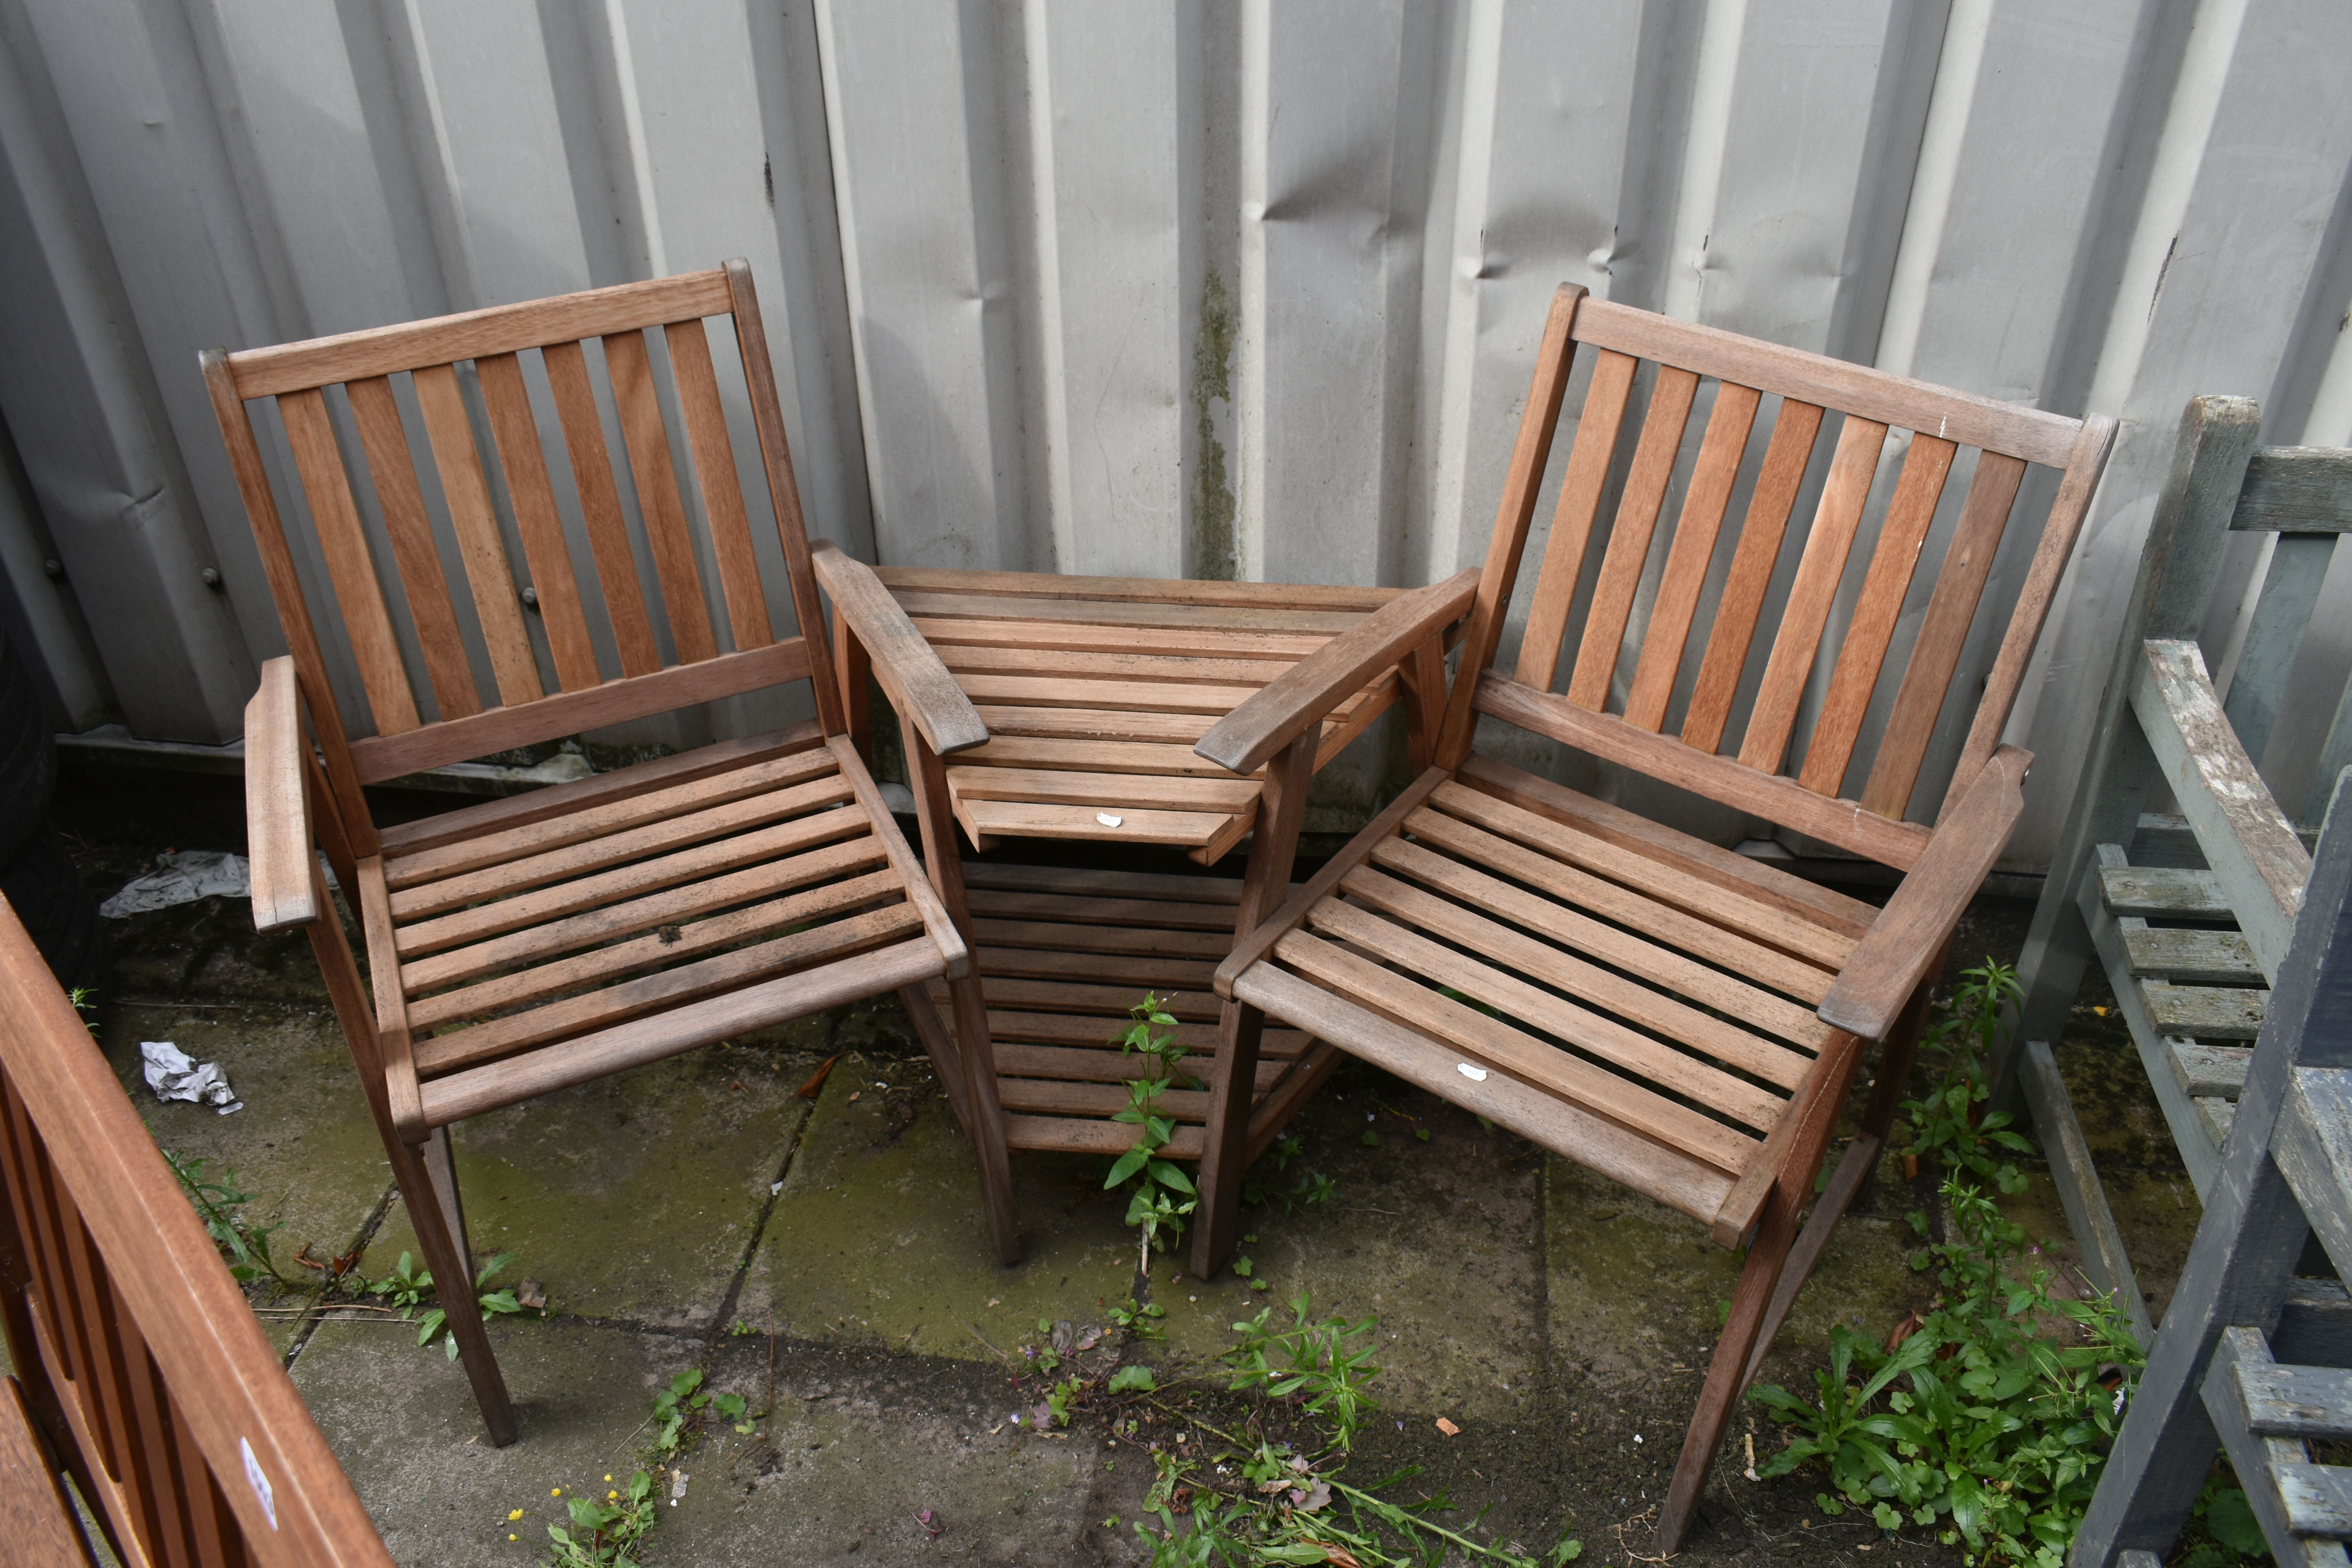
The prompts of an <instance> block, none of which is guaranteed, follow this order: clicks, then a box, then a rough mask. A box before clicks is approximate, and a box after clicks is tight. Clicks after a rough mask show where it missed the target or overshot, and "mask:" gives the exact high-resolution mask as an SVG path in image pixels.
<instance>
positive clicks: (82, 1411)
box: [0, 905, 392, 1568]
mask: <svg viewBox="0 0 2352 1568" xmlns="http://www.w3.org/2000/svg"><path fill="white" fill-rule="evenodd" d="M0 1184H5V1189H6V1194H5V1201H0V1328H5V1331H6V1341H7V1352H8V1357H9V1360H10V1362H11V1363H12V1364H13V1366H14V1368H15V1371H16V1375H15V1376H14V1377H12V1378H8V1379H5V1380H0V1517H5V1518H6V1519H7V1520H8V1521H9V1524H10V1531H11V1536H10V1539H9V1542H8V1543H7V1548H6V1551H7V1554H8V1555H9V1557H10V1560H11V1561H19V1560H21V1561H24V1562H28V1563H29V1562H42V1563H62V1562H66V1561H76V1562H91V1561H95V1559H93V1558H92V1557H90V1556H89V1554H88V1552H87V1549H86V1548H85V1546H84V1544H83V1542H82V1540H81V1536H80V1531H79V1527H78V1526H77V1525H76V1523H75V1522H74V1519H73V1514H72V1511H71V1510H70V1508H69V1506H68V1503H67V1500H66V1498H65V1495H64V1493H63V1490H62V1489H61V1488H60V1487H59V1486H58V1475H59V1473H60V1472H62V1473H64V1474H67V1475H70V1476H71V1477H72V1479H73V1484H74V1487H75V1489H77V1490H79V1492H80V1494H81V1496H82V1497H83V1499H85V1500H87V1501H88V1504H89V1509H90V1510H91V1513H92V1514H93V1515H94V1517H95V1518H96V1520H97V1521H98V1523H99V1525H100V1528H101V1530H102V1531H104V1533H105V1535H106V1537H107V1541H108V1542H109V1544H110V1546H111V1548H112V1549H113V1551H114V1553H115V1555H116V1557H117V1558H118V1559H119V1560H121V1562H123V1563H131V1564H141V1563H257V1564H264V1565H267V1564H278V1563H282V1564H287V1565H288V1568H292V1565H295V1564H303V1565H310V1564H323V1563H349V1564H353V1565H355V1568H356V1565H360V1564H367V1565H371V1568H373V1565H382V1568H390V1564H391V1563H392V1557H391V1555H390V1553H388V1552H385V1550H384V1548H383V1542H382V1541H381V1540H380V1539H379V1538H378V1537H377V1535H376V1532H375V1529H374V1526H373V1525H372V1524H371V1523H370V1522H369V1521H368V1516H367V1513H366V1511H365V1510H363V1509H362V1507H361V1506H360V1501H359V1499H358V1497H357V1495H356V1494H355V1493H354V1492H353V1491H352V1486H351V1482H350V1480H349V1479H347V1478H346V1477H345V1476H344V1474H343V1472H342V1470H341V1468H339V1467H338V1466H337V1464H336V1462H335V1458H334V1456H333V1455H332V1454H331V1453H330V1452H329V1451H328V1448H327V1445H326V1440H325V1439H324V1438H323V1437H321V1436H320V1434H319V1429H318V1427H317V1426H316V1425H315V1424H314V1423H313V1422H312V1421H311V1419H310V1411H309V1410H308V1409H307V1408H305V1406H304V1405H303V1404H302V1400H301V1397H300V1395H299V1394H297V1393H296V1392H295V1390H294V1384H293V1383H292V1381H291V1380H290V1379H289V1377H288V1376H287V1375H286V1371H285V1368H284V1367H283V1365H281V1364H280V1363H279V1361H278V1354H277V1352H275V1351H274V1350H273V1349H272V1348H271V1347H270V1344H269V1341H268V1336H267V1335H266V1334H264V1333H263V1331H262V1329H261V1325H260V1323H259V1322H258V1321H256V1320H255V1318H254V1316H253V1313H252V1311H251V1310H250V1309H248V1308H247V1305H246V1301H245V1297H244V1294H243V1293H242V1292H241V1291H240V1290H239V1289H237V1286H236V1281H234V1280H233V1279H230V1278H229V1273H228V1269H227V1268H226V1266H225V1265H224V1264H223V1263H222V1262H221V1259H220V1256H219V1253H218V1252H217V1251H216V1250H215V1247H214V1246H213V1242H212V1239H211V1237H208V1236H206V1235H205V1229H204V1226H203V1225H202V1224H201V1223H199V1222H198V1220H197V1218H196V1215H195V1213H194V1210H193V1209H192V1208H191V1207H190V1206H189V1205H188V1201H187V1199H186V1198H185V1197H184V1195H183V1194H182V1193H181V1191H180V1186H179V1183H178V1180H177V1179H176V1178H175V1177H174V1176H173V1174H172V1172H171V1169H170V1168H169V1167H168V1166H167V1165H166V1164H165V1163H163V1158H162V1156H161V1155H160V1154H158V1153H157V1152H156V1149H155V1145H154V1143H153V1142H152V1140H151V1139H150V1138H149V1137H148V1134H147V1130H146V1128H145V1127H144V1126H143V1125H142V1124H141V1122H140V1120H139V1113H138V1112H137V1111H136V1110H133V1109H132V1107H131V1102H130V1100H128V1099H127V1098H125V1096H124V1094H123V1092H122V1088H121V1084H120V1083H118V1082H117V1081H116V1080H115V1078H114V1075H113V1074H112V1072H110V1070H109V1069H108V1068H107V1065H106V1061H105V1059H104V1058H102V1057H101V1056H100V1054H99V1051H98V1048H97V1047H96V1046H95V1044H93V1042H92V1041H91V1040H90V1037H89V1034H88V1033H87V1031H85V1030H84V1028H83V1027H82V1023H81V1020H80V1018H79V1016H77V1015H76V1013H75V1011H74V1009H73V1007H72V1005H70V1004H69V1003H68V1001H67V999H66V997H65V995H64V994H63V993H62V992H60V991H59V990H58V985H57V983H56V981H55V980H53V979H52V978H51V977H50V974H49V971H48V968H47V965H46V964H45V963H42V961H41V956H40V954H39V952H37V951H36V950H35V948H34V946H33V943H32V942H31V940H30V939H29V938H28V937H27V936H26V934H25V930H24V928H23V926H22V925H20V924H19V923H18V922H17V920H16V915H15V914H14V912H13V911H10V910H7V909H6V908H5V906H4V905H0ZM19 1554H21V1555H19Z"/></svg>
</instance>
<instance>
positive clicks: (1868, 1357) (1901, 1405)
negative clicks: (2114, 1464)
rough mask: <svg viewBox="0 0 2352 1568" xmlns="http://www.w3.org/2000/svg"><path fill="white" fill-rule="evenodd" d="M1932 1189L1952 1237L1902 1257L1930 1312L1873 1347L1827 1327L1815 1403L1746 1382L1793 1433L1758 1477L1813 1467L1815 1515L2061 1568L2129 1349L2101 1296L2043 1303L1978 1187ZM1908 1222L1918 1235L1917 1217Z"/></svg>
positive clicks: (2045, 1292)
mask: <svg viewBox="0 0 2352 1568" xmlns="http://www.w3.org/2000/svg"><path fill="white" fill-rule="evenodd" d="M1942 1193H1943V1197H1944V1200H1945V1202H1946V1204H1947V1205H1948V1212H1949V1215H1950V1220H1951V1231H1952V1235H1953V1237H1954V1239H1952V1240H1949V1241H1947V1242H1942V1243H1938V1244H1936V1245H1933V1246H1930V1247H1927V1248H1926V1249H1925V1250H1924V1251H1922V1252H1921V1253H1920V1254H1919V1255H1918V1256H1916V1258H1914V1259H1913V1266H1914V1267H1915V1268H1920V1269H1922V1270H1924V1271H1930V1272H1932V1273H1933V1274H1934V1276H1935V1279H1936V1282H1937V1287H1938V1293H1937V1297H1936V1300H1935V1301H1934V1303H1933V1305H1932V1306H1931V1307H1930V1308H1929V1309H1928V1310H1927V1312H1926V1313H1925V1314H1924V1315H1919V1314H1915V1315H1914V1316H1913V1317H1912V1318H1910V1319H1906V1323H1905V1327H1906V1328H1908V1329H1909V1330H1910V1331H1909V1332H1908V1333H1907V1334H1903V1333H1902V1331H1901V1330H1898V1331H1897V1332H1898V1335H1901V1337H1900V1338H1899V1339H1898V1342H1896V1343H1895V1344H1894V1345H1893V1346H1892V1347H1890V1348H1888V1349H1885V1350H1882V1349H1880V1348H1879V1347H1878V1346H1876V1345H1874V1344H1873V1343H1871V1342H1869V1341H1867V1340H1864V1339H1863V1338H1861V1337H1860V1336H1858V1335H1855V1334H1854V1333H1853V1332H1852V1331H1849V1330H1847V1329H1845V1328H1844V1327H1843V1326H1840V1327H1837V1328H1834V1329H1832V1330H1831V1331H1830V1344H1831V1350H1830V1364H1829V1367H1828V1369H1827V1370H1826V1371H1823V1372H1820V1373H1815V1375H1814V1380H1813V1381H1814V1385H1815V1389H1816V1393H1817V1397H1816V1398H1815V1399H1812V1400H1806V1399H1801V1398H1799V1397H1798V1396H1796V1395H1794V1394H1790V1393H1789V1392H1788V1391H1787V1390H1786V1389H1783V1388H1780V1387H1779V1386H1777V1385H1773V1384H1766V1385H1764V1386H1761V1387H1759V1388H1757V1389H1755V1390H1753V1391H1751V1393H1750V1394H1749V1395H1748V1397H1749V1398H1751V1399H1754V1400H1756V1401H1757V1402H1758V1403H1759V1404H1761V1405H1766V1406H1768V1407H1769V1408H1770V1409H1771V1410H1772V1411H1773V1412H1774V1413H1775V1414H1776V1415H1779V1417H1780V1419H1781V1420H1782V1421H1783V1422H1786V1423H1788V1424H1789V1425H1790V1426H1793V1427H1794V1428H1796V1434H1797V1435H1796V1436H1795V1438H1794V1440H1793V1441H1792V1442H1791V1443H1790V1445H1789V1446H1788V1447H1785V1448H1783V1449H1781V1450H1780V1452H1779V1453H1778V1454H1776V1455H1774V1456H1773V1457H1772V1458H1771V1459H1770V1460H1769V1461H1768V1462H1767V1463H1766V1464H1765V1465H1764V1467H1763V1468H1762V1471H1761V1473H1762V1474H1764V1475H1766V1476H1778V1475H1785V1474H1787V1473H1789V1472H1790V1471H1791V1470H1793V1469H1795V1468H1797V1467H1798V1466H1800V1465H1802V1464H1806V1463H1811V1462H1817V1463H1819V1464H1821V1465H1822V1467H1823V1468H1825V1469H1826V1470H1827V1471H1828V1474H1829V1481H1830V1488H1831V1489H1830V1490H1829V1491H1826V1492H1823V1493H1822V1494H1820V1496H1819V1497H1818V1498H1817V1499H1816V1502H1817V1504H1818V1506H1819V1507H1820V1508H1821V1510H1822V1512H1824V1513H1828V1514H1840V1513H1843V1512H1844V1511H1846V1510H1848V1509H1850V1508H1851V1509H1862V1510H1867V1511H1868V1512H1869V1513H1870V1515H1871V1517H1872V1518H1873V1519H1874V1520H1875V1521H1877V1523H1878V1525H1879V1527H1880V1528H1881V1529H1884V1530H1895V1529H1897V1528H1899V1527H1901V1526H1903V1525H1905V1524H1906V1523H1909V1524H1916V1525H1923V1526H1931V1527H1936V1528H1937V1531H1938V1539H1939V1540H1941V1541H1942V1542H1944V1543H1945V1544H1947V1545H1957V1546H1959V1547H1961V1548H1962V1551H1963V1553H1964V1555H1965V1556H1966V1558H1967V1560H1968V1561H1969V1562H1970V1563H2031V1564H2033V1565H2034V1568H2059V1564H2061V1563H2063V1561H2064V1559H2065V1554H2066V1549H2067V1546H2068V1545H2069V1543H2071V1542H2073V1540H2074V1531H2075V1530H2076V1529H2077V1528H2078V1527H2079V1526H2080V1524H2081V1523H2082V1519H2083V1511H2084V1509H2085V1508H2086V1507H2087V1506H2088V1505H2089V1503H2090V1500H2091V1493H2092V1491H2093V1489H2095V1487H2096V1486H2097V1484H2098V1479H2099V1471H2100V1468H2101V1467H2102V1466H2103V1465H2104V1464H2105V1455H2106V1452H2107V1449H2108V1447H2110V1446H2111V1445H2112V1443H2113V1442H2114V1439H2115V1435H2116V1430H2117V1429H2118V1428H2119V1427H2120V1426H2121V1425H2122V1420H2123V1417H2122V1411H2123V1408H2124V1405H2125V1404H2126V1401H2127V1400H2128V1399H2129V1397H2130V1392H2131V1387H2132V1384H2133V1382H2134V1379H2135V1375H2136V1373H2137V1369H2138V1367H2139V1365H2140V1363H2141V1354H2140V1349H2139V1345H2138V1342H2137V1341H2136V1340H2134V1339H2133V1337H2132V1334H2131V1329H2130V1325H2129V1323H2128V1321H2126V1318H2125V1316H2124V1314H2123V1313H2122V1312H2120V1311H2118V1310H2116V1306H2115V1304H2114V1302H2113V1301H2111V1300H2106V1299H2105V1298H2097V1299H2094V1300H2087V1301H2076V1300H2061V1299H2054V1298H2053V1296H2052V1295H2051V1291H2050V1286H2051V1282H2052V1279H2053V1270H2052V1269H2051V1268H2048V1267H2046V1266H2042V1265H2033V1264H2030V1263H2029V1261H2028V1260H2029V1259H2030V1258H2032V1257H2034V1256H2038V1254H2039V1252H2040V1248H2038V1247H2036V1248H2033V1249H2032V1250H2031V1251H2029V1250H2028V1248H2027V1246H2026V1241H2025V1232H2024V1231H2023V1230H2022V1229H2021V1227H2020V1226H2017V1225H2016V1224H2014V1223H2013V1222H2011V1220H2010V1219H2009V1218H2008V1217H2007V1216H2006V1215H2003V1214H2002V1213H2001V1212H2000V1208H1999V1206H1998V1205H1995V1204H1994V1203H1993V1201H1992V1200H1991V1199H1990V1198H1989V1197H1987V1196H1985V1195H1984V1194H1983V1193H1982V1191H1980V1190H1979V1188H1977V1187H1975V1186H1972V1185H1966V1184H1962V1183H1961V1181H1960V1179H1959V1178H1958V1176H1957V1175H1952V1176H1948V1177H1946V1178H1945V1181H1944V1184H1943V1188H1942ZM1911 1223H1912V1225H1913V1226H1914V1228H1915V1229H1916V1230H1917V1231H1918V1232H1919V1233H1920V1234H1921V1236H1923V1237H1924V1236H1926V1234H1927V1216H1926V1215H1919V1214H1915V1215H1912V1216H1911ZM1915 1325H1916V1326H1915ZM2062 1325H2066V1326H2070V1327H2071V1331H2070V1332H2066V1333H2064V1335H2063V1338H2062V1337H2061V1334H2060V1332H2058V1331H2057V1330H2059V1329H2060V1328H2061V1326H2062Z"/></svg>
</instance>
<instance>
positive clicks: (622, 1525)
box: [547, 1470, 661, 1568]
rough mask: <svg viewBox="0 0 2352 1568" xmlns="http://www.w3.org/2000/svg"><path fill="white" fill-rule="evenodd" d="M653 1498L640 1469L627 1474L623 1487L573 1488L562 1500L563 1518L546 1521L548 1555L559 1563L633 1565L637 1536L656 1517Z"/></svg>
mask: <svg viewBox="0 0 2352 1568" xmlns="http://www.w3.org/2000/svg"><path fill="white" fill-rule="evenodd" d="M605 1479H607V1480H610V1479H612V1478H611V1477H609V1476H607V1477H606V1478H605ZM654 1503H655V1499H654V1479H653V1477H652V1476H651V1475H649V1474H648V1473H646V1471H644V1470H639V1471H638V1472H637V1473H636V1474H635V1475H633V1476H631V1477H630V1478H629V1483H628V1489H627V1490H626V1491H623V1490H621V1489H619V1488H618V1487H614V1488H612V1489H608V1490H607V1491H606V1492H605V1493H604V1496H603V1497H601V1498H600V1497H597V1496H596V1495H595V1494H594V1493H593V1492H591V1493H589V1494H588V1495H586V1496H582V1495H580V1494H579V1493H577V1492H575V1493H573V1494H572V1496H571V1497H569V1498H566V1499H565V1500H564V1502H563V1510H564V1514H565V1521H564V1522H563V1523H562V1524H551V1525H549V1526H548V1527H547V1538H548V1540H549V1541H550V1542H552V1545H551V1548H550V1550H549V1552H548V1557H549V1560H550V1561H551V1562H553V1563H556V1564H558V1565H559V1568H636V1563H637V1559H636V1555H635V1552H636V1545H637V1542H639V1541H641V1540H643V1539H644V1538H645V1536H646V1532H647V1531H650V1530H652V1529H653V1527H654V1524H655V1521H657V1520H658V1519H660V1518H661V1513H660V1510H658V1509H656V1507H655V1506H654Z"/></svg>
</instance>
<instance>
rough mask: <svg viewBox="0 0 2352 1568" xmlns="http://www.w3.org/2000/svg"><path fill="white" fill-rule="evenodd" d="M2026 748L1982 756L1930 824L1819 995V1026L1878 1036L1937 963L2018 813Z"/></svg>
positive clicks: (2022, 802)
mask: <svg viewBox="0 0 2352 1568" xmlns="http://www.w3.org/2000/svg"><path fill="white" fill-rule="evenodd" d="M2032 763H2033V753H2032V752H2025V751H2021V750H2019V749H2018V748H2017V747H2015V746H2003V747H2001V748H2000V750H1999V751H1997V752H1994V753H1993V754H1992V755H1991V756H1990V757H1988V758H1987V759H1986V760H1985V765H1984V767H1983V768H1982V769H1981V770H1980V771H1979V773H1978V774H1977V776H1976V778H1975V779H1974V780H1972V781H1971V782H1970V783H1969V786H1968V788H1967V790H1966V791H1965V792H1964V793H1963V794H1962V795H1960V796H1959V798H1958V803H1957V804H1956V805H1954V806H1953V808H1952V809H1951V810H1950V811H1949V812H1948V813H1947V814H1946V815H1945V817H1944V820H1943V821H1941V822H1939V823H1937V825H1936V833H1935V837H1932V838H1930V839H1928V840H1927V849H1926V850H1925V851H1923V852H1922V853H1921V855H1920V857H1919V858H1918V860H1917V862H1916V864H1914V865H1913V866H1912V868H1911V871H1910V874H1909V875H1907V876H1906V877H1905V878H1904V879H1903V885H1902V886H1901V887H1899V888H1897V889H1895V896H1894V897H1893V898H1891V899H1889V900H1886V907H1885V909H1884V910H1880V911H1879V915H1878V919H1877V920H1875V921H1872V922H1871V927H1870V930H1869V931H1867V932H1866V933H1865V934H1864V936H1863V939H1862V941H1861V942H1859V943H1857V944H1856V945H1855V947H1854V950H1853V953H1852V954H1851V955H1850V956H1849V957H1848V958H1847V959H1846V963H1845V968H1844V969H1843V971H1841V972H1840V973H1839V974H1838V977H1837V980H1836V981H1835V983H1833V984H1832V985H1831V986H1830V994H1828V995H1827V996H1825V997H1823V998H1822V1005H1821V1009H1820V1012H1821V1017H1822V1022H1823V1023H1825V1024H1831V1025H1833V1026H1836V1027H1838V1028H1841V1029H1846V1030H1850V1031H1852V1032H1853V1033H1854V1034H1856V1035H1859V1036H1861V1037H1863V1038H1864V1039H1865V1040H1883V1039H1885V1037H1886V1031H1887V1030H1888V1029H1890V1028H1892V1027H1893V1026H1894V1025H1895V1015H1896V1014H1897V1013H1899V1012H1901V1011H1902V1010H1903V1004H1904V1003H1905V1001H1906V1000H1907V999H1908V998H1909V997H1910V994H1911V993H1912V991H1913V989H1914V988H1916V986H1917V985H1918V984H1919V981H1920V979H1921V978H1922V977H1923V976H1924V975H1925V974H1926V973H1927V966H1928V965H1929V964H1931V963H1935V962H1936V957H1937V954H1938V953H1940V952H1943V951H1944V944H1945V942H1947V941H1948V940H1949V939H1950V937H1951V934H1952V928H1953V927H1954V926H1956V925H1958V923H1959V920H1960V915H1961V913H1962V911H1964V910H1967V908H1968V907H1969V900H1970V899H1973V898H1975V897H1976V896H1977V889H1979V888H1981V887H1982V886H1983V885H1984V879H1985V875H1986V873H1987V872H1989V871H1990V870H1991V869H1992V865H1993V862H1994V861H1995V860H1997V859H1999V858H2000V852H2001V850H2002V849H2003V848H2004V847H2007V845H2008V843H2009V831H2010V829H2011V828H2012V827H2014V826H2017V819H2018V816H2019V815H2020V814H2021V813H2022V812H2023V811H2024V810H2025V796H2024V794H2023V793H2022V791H2021V788H2020V786H2021V785H2022V784H2024V782H2025V771H2026V769H2027V768H2029V767H2031V766H2032Z"/></svg>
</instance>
